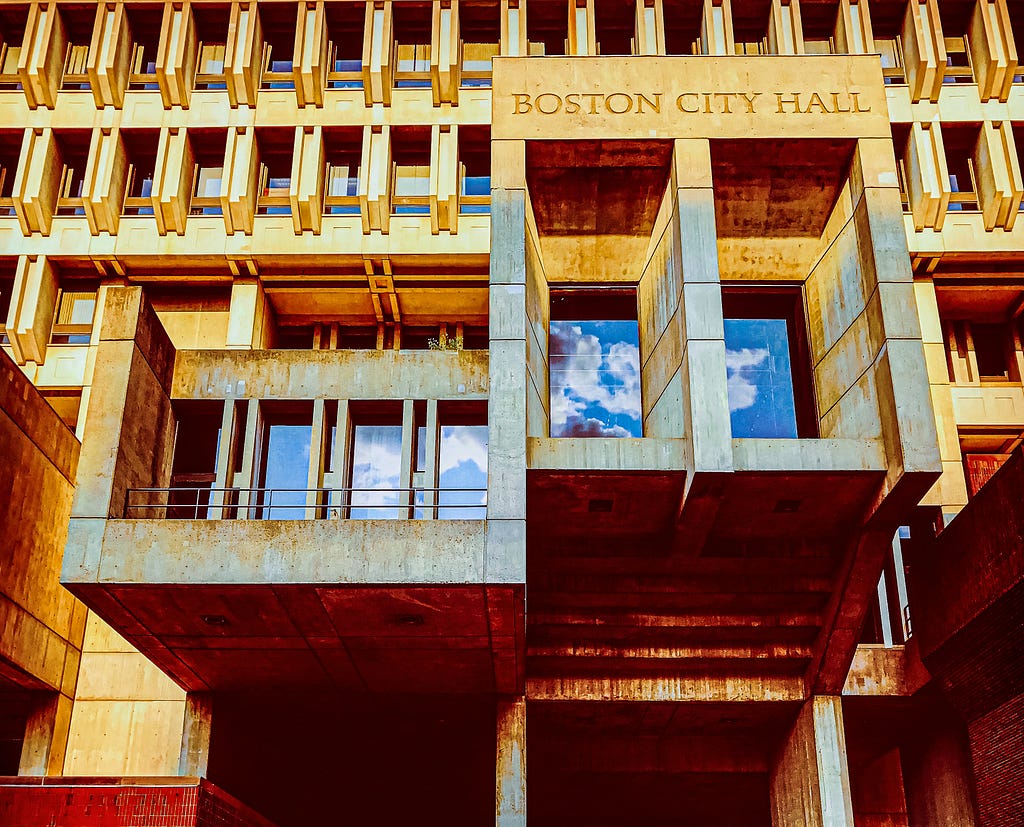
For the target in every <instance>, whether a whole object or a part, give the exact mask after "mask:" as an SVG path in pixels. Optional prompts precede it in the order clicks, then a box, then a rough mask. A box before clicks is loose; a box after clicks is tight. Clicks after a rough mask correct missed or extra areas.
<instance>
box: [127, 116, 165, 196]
mask: <svg viewBox="0 0 1024 827" xmlns="http://www.w3.org/2000/svg"><path fill="white" fill-rule="evenodd" d="M121 134H122V136H123V138H124V143H125V149H126V151H127V154H128V185H127V187H126V188H125V199H124V209H123V210H122V212H123V214H124V215H152V214H153V175H154V171H155V169H156V150H157V141H158V140H159V135H158V133H157V132H156V131H155V130H139V131H138V132H135V131H129V130H124V131H123V132H122V133H121Z"/></svg>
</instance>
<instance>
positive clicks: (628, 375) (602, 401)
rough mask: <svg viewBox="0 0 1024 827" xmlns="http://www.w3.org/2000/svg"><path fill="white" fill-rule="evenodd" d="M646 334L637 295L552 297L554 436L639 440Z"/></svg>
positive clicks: (590, 292) (584, 292)
mask: <svg viewBox="0 0 1024 827" xmlns="http://www.w3.org/2000/svg"><path fill="white" fill-rule="evenodd" d="M639 343H640V332H639V328H638V326H637V316H636V292H635V291H634V290H622V289H618V288H602V289H567V290H553V291H552V292H551V327H550V330H549V336H548V351H549V373H550V385H551V387H550V402H551V404H550V409H551V436H553V437H639V436H642V435H643V429H642V425H641V418H640V415H641V411H640V347H639Z"/></svg>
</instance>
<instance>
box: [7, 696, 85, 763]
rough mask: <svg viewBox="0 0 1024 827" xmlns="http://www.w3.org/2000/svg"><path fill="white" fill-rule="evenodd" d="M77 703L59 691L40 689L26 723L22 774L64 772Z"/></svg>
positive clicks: (22, 751) (22, 750)
mask: <svg viewBox="0 0 1024 827" xmlns="http://www.w3.org/2000/svg"><path fill="white" fill-rule="evenodd" d="M73 703H74V702H73V701H72V700H71V698H70V697H68V696H67V695H62V694H61V693H59V692H46V693H40V698H39V701H38V703H37V704H36V707H35V708H34V709H33V710H32V713H31V714H30V715H29V719H28V721H27V722H26V724H25V740H24V742H23V743H22V746H21V762H20V764H19V766H18V775H60V774H61V773H62V772H63V771H64V756H65V753H66V752H67V748H68V733H69V731H70V729H71V708H72V706H73Z"/></svg>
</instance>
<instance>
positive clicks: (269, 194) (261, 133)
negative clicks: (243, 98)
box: [256, 129, 295, 215]
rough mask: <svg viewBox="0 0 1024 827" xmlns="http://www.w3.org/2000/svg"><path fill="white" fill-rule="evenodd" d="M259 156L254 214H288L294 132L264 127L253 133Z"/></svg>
mask: <svg viewBox="0 0 1024 827" xmlns="http://www.w3.org/2000/svg"><path fill="white" fill-rule="evenodd" d="M256 140H257V145H258V147H259V156H260V182H259V198H258V199H257V200H256V214H257V215H291V212H292V207H291V199H290V198H289V197H288V193H289V191H290V190H291V184H292V177H291V176H292V152H293V150H294V140H295V136H294V133H292V132H291V131H290V130H283V131H279V130H274V129H265V130H258V131H257V134H256Z"/></svg>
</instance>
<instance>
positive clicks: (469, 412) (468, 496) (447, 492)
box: [437, 403, 487, 520]
mask: <svg viewBox="0 0 1024 827" xmlns="http://www.w3.org/2000/svg"><path fill="white" fill-rule="evenodd" d="M438 420H439V423H440V427H439V431H440V433H439V434H438V440H437V444H438V457H437V519H439V520H482V519H484V518H485V517H486V516H487V506H486V502H487V409H486V407H484V408H482V409H481V408H479V407H477V406H472V405H470V406H466V405H462V406H459V405H456V404H448V405H446V404H445V403H439V405H438Z"/></svg>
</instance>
